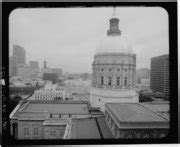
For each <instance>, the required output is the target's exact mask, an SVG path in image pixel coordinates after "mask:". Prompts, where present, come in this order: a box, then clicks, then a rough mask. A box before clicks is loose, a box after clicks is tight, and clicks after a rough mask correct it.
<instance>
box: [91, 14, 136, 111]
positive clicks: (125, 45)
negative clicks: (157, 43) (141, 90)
mask: <svg viewBox="0 0 180 147" xmlns="http://www.w3.org/2000/svg"><path fill="white" fill-rule="evenodd" d="M118 25H119V19H118V18H117V17H115V16H113V17H112V18H111V19H110V29H109V30H108V31H107V37H106V38H105V39H104V40H103V41H102V42H100V44H99V45H98V48H97V50H96V53H95V56H94V61H93V64H92V70H93V75H92V77H93V81H92V84H93V86H92V89H91V96H90V102H91V105H92V107H99V108H100V109H101V110H102V111H103V112H104V111H105V108H104V107H105V104H106V103H136V102H138V94H137V93H136V91H135V72H136V54H133V49H132V46H131V44H130V43H129V42H128V41H127V39H125V38H124V37H123V35H122V34H121V31H120V30H119V28H118V27H119V26H118Z"/></svg>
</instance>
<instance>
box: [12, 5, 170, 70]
mask: <svg viewBox="0 0 180 147" xmlns="http://www.w3.org/2000/svg"><path fill="white" fill-rule="evenodd" d="M112 14H113V8H112V7H99V8H36V9H32V8H31V9H15V10H14V11H12V13H11V14H10V17H9V20H10V21H9V29H10V30H9V33H10V34H9V37H10V38H9V39H10V40H9V41H10V56H11V55H12V48H13V44H17V45H20V46H23V47H24V48H25V50H26V57H27V58H26V63H28V62H29V60H37V61H39V65H40V67H42V66H43V61H44V60H46V61H47V66H48V67H55V68H62V69H63V71H64V72H77V73H78V72H91V69H92V67H91V64H92V62H93V57H94V54H95V50H96V49H97V44H98V43H99V42H100V41H101V40H102V39H103V38H105V37H106V33H107V30H108V29H109V19H110V18H111V16H112ZM116 16H117V17H118V18H119V19H120V23H119V28H120V30H121V31H122V35H123V36H125V37H126V38H128V40H129V41H130V42H131V44H132V46H133V52H134V53H135V54H136V58H137V59H136V60H137V63H136V65H137V69H139V68H143V67H147V68H150V59H151V57H154V56H158V55H163V54H169V36H168V27H169V26H168V14H167V12H166V11H165V10H164V9H163V8H160V7H129V8H128V7H116Z"/></svg>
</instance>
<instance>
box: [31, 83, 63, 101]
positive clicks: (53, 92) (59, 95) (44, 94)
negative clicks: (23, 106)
mask: <svg viewBox="0 0 180 147" xmlns="http://www.w3.org/2000/svg"><path fill="white" fill-rule="evenodd" d="M65 98H66V92H65V90H64V89H58V90H57V89H56V85H53V84H49V83H47V84H46V85H45V86H44V89H40V90H36V91H35V92H34V99H35V100H55V99H63V100H65Z"/></svg>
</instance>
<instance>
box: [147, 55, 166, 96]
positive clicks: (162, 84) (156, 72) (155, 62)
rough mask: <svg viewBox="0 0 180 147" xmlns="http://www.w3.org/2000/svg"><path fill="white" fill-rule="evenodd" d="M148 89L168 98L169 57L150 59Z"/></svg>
mask: <svg viewBox="0 0 180 147" xmlns="http://www.w3.org/2000/svg"><path fill="white" fill-rule="evenodd" d="M150 88H151V89H152V90H153V91H158V92H162V93H164V94H165V96H166V97H167V98H169V55H162V56H158V57H154V58H151V82H150Z"/></svg>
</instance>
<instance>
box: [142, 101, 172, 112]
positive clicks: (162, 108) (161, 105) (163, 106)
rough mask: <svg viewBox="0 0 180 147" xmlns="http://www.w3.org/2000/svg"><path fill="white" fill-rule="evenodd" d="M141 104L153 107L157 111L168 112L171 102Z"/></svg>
mask: <svg viewBox="0 0 180 147" xmlns="http://www.w3.org/2000/svg"><path fill="white" fill-rule="evenodd" d="M141 105H143V106H145V107H147V108H149V109H151V110H152V111H155V112H168V111H169V103H165V102H164V103H141Z"/></svg>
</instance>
